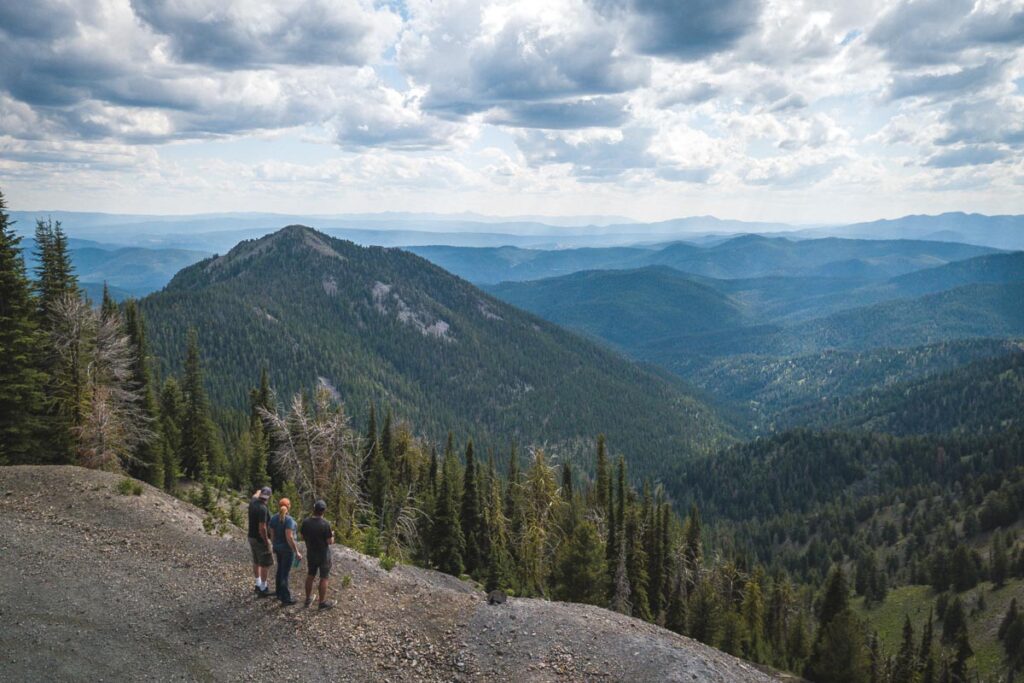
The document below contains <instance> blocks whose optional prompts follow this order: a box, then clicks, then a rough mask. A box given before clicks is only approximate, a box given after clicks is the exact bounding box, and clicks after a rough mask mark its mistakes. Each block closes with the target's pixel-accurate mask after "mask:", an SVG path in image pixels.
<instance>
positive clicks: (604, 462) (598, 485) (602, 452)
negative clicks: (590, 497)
mask: <svg viewBox="0 0 1024 683" xmlns="http://www.w3.org/2000/svg"><path fill="white" fill-rule="evenodd" d="M596 473H597V474H596V477H595V479H594V505H595V506H597V508H598V509H602V510H603V509H604V508H605V507H607V505H608V491H609V487H610V486H611V477H610V475H609V473H608V451H607V447H606V445H605V438H604V434H598V435H597V465H596Z"/></svg>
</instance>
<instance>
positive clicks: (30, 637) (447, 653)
mask: <svg viewBox="0 0 1024 683" xmlns="http://www.w3.org/2000/svg"><path fill="white" fill-rule="evenodd" d="M119 480H120V476H118V475H114V474H109V473H104V472H97V471H91V470H83V469H80V468H74V467H54V468H43V467H4V468H0V518H2V519H3V526H4V533H3V534H0V557H3V558H4V564H5V569H4V571H3V572H0V620H2V621H3V624H4V628H3V629H0V679H3V680H18V681H26V680H48V681H54V680H94V681H101V680H199V681H219V680H284V681H288V680H303V681H308V680H353V681H476V680H516V681H555V680H558V681H569V680H602V681H616V680H631V681H723V682H725V681H730V682H731V681H752V682H753V681H771V680H776V679H773V678H772V677H771V676H770V675H768V674H765V673H762V672H761V671H758V670H757V669H755V668H754V667H753V666H752V665H750V664H747V663H745V662H743V661H741V660H738V659H735V658H733V657H730V656H728V655H725V654H723V653H721V652H718V651H717V650H714V649H711V648H709V647H706V646H704V645H702V644H700V643H696V642H694V641H692V640H689V639H687V638H683V637H680V636H677V635H675V634H673V633H670V632H668V631H665V630H664V629H660V628H658V627H656V626H652V625H650V624H646V623H643V622H640V621H637V620H635V619H630V618H628V617H624V616H621V615H618V614H614V613H612V612H609V611H606V610H603V609H598V608H595V607H589V606H583V605H571V604H564V603H552V602H545V601H542V600H532V599H511V600H509V602H508V603H506V604H504V605H500V606H489V605H488V604H487V603H486V600H485V599H484V595H483V594H482V593H481V592H479V591H478V590H476V589H475V588H474V587H472V586H470V585H468V584H466V583H464V582H461V581H459V580H457V579H454V578H452V577H450V576H446V575H444V574H440V573H437V572H432V571H427V570H421V569H416V568H412V567H406V566H399V567H396V568H395V569H394V570H392V571H391V572H386V571H384V570H383V569H381V568H380V567H379V566H378V563H377V561H376V560H372V559H370V558H368V557H366V556H363V555H360V554H358V553H356V552H353V551H351V550H349V549H347V548H341V547H338V548H335V551H334V552H335V553H336V555H335V570H334V576H335V579H334V581H333V584H334V586H335V587H337V588H338V590H337V591H336V593H335V597H337V599H338V607H337V609H335V610H333V611H330V612H318V611H317V610H315V609H311V610H306V609H302V608H301V603H300V605H296V606H295V607H288V608H283V607H281V606H280V605H279V604H278V603H277V602H276V601H274V600H272V599H257V598H255V597H254V596H253V595H252V587H251V577H250V571H251V570H250V567H249V564H248V562H249V552H248V547H247V545H246V543H245V539H244V538H243V534H242V532H240V531H238V530H233V531H232V532H231V533H229V534H227V535H225V536H213V535H210V534H207V533H206V532H204V531H203V524H202V520H203V514H204V513H203V512H202V511H201V510H199V509H197V508H195V507H193V506H191V505H189V504H187V503H184V502H181V501H179V500H176V499H174V498H171V497H169V496H167V495H165V494H164V493H162V492H160V491H158V490H156V489H153V488H150V487H148V486H146V487H145V488H144V490H143V493H142V495H140V496H131V495H121V494H120V493H118V491H117V483H118V482H119ZM344 576H349V577H350V579H351V583H350V585H349V586H348V587H346V588H341V587H340V586H341V580H342V577H344ZM292 579H293V585H292V590H293V591H300V592H301V590H302V589H301V581H302V571H301V570H300V571H297V572H295V573H293V577H292ZM300 597H301V596H300Z"/></svg>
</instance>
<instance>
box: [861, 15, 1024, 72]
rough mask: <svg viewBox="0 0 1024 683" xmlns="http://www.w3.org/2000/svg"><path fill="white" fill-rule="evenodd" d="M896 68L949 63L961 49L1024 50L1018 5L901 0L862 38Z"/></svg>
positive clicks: (1023, 26) (1022, 17) (1023, 17)
mask: <svg viewBox="0 0 1024 683" xmlns="http://www.w3.org/2000/svg"><path fill="white" fill-rule="evenodd" d="M868 41H869V42H870V43H871V44H872V45H875V46H877V47H880V48H881V49H882V50H883V51H884V53H885V56H886V59H888V61H889V62H891V63H892V64H894V65H896V66H897V67H899V68H915V67H920V66H927V65H935V64H946V63H950V62H955V61H956V60H957V59H958V57H959V56H960V55H961V54H962V53H964V52H965V51H967V50H971V49H977V48H990V49H999V48H1013V47H1014V46H1020V45H1024V5H1021V3H1020V2H1018V1H1017V0H991V1H980V0H979V1H978V2H975V0H913V1H911V0H903V1H902V2H897V3H894V4H893V5H892V6H891V9H890V10H889V11H888V12H887V13H886V14H885V15H884V16H883V17H882V18H881V19H880V20H879V21H878V23H877V24H875V26H874V27H872V29H871V30H870V32H869V33H868Z"/></svg>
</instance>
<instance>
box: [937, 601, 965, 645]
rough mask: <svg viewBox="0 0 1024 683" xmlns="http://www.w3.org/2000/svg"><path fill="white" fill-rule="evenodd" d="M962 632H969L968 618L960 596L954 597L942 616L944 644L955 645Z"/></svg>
mask: <svg viewBox="0 0 1024 683" xmlns="http://www.w3.org/2000/svg"><path fill="white" fill-rule="evenodd" d="M961 631H967V617H966V616H965V615H964V606H963V603H961V602H960V597H959V596H954V597H953V599H952V600H950V601H949V604H948V605H947V606H946V612H945V614H943V615H942V642H943V643H946V644H947V645H955V644H956V643H957V638H958V637H959V635H960V632H961Z"/></svg>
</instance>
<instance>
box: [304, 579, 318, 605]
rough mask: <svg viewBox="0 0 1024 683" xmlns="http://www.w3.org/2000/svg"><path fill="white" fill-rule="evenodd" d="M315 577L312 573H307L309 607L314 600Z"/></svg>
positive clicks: (307, 602) (307, 600)
mask: <svg viewBox="0 0 1024 683" xmlns="http://www.w3.org/2000/svg"><path fill="white" fill-rule="evenodd" d="M315 578H316V577H315V576H313V575H312V574H306V607H309V605H310V603H312V601H313V579H315Z"/></svg>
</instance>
